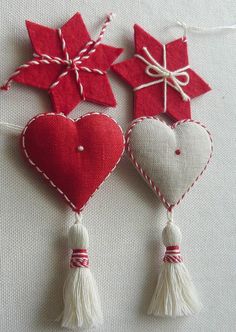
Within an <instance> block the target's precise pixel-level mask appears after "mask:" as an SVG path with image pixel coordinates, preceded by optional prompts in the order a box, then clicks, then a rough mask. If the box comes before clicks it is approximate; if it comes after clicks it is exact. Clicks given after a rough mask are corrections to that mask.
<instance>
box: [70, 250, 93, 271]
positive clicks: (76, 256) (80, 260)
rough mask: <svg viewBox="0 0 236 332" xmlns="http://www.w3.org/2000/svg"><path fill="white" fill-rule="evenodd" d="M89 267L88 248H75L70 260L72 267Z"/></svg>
mask: <svg viewBox="0 0 236 332" xmlns="http://www.w3.org/2000/svg"><path fill="white" fill-rule="evenodd" d="M79 267H89V257H88V250H87V249H73V253H72V255H71V260H70V268H79Z"/></svg>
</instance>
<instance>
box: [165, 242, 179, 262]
mask: <svg viewBox="0 0 236 332" xmlns="http://www.w3.org/2000/svg"><path fill="white" fill-rule="evenodd" d="M163 261H164V262H165V263H181V262H182V261H183V259H182V257H181V255H180V248H179V246H177V245H176V246H168V247H166V252H165V256H164V258H163Z"/></svg>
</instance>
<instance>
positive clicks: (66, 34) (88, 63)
mask: <svg viewBox="0 0 236 332" xmlns="http://www.w3.org/2000/svg"><path fill="white" fill-rule="evenodd" d="M26 26H27V29H28V33H29V37H30V40H31V44H32V47H33V49H34V52H35V53H36V54H38V55H40V57H34V58H33V60H36V61H37V60H42V59H45V57H43V56H42V55H44V54H46V55H48V56H51V57H59V58H60V59H65V53H64V52H63V49H62V42H61V40H60V38H59V35H58V30H57V29H51V28H48V27H45V26H42V25H39V24H36V23H33V22H30V21H26ZM61 32H62V36H63V38H64V41H65V46H66V49H67V52H68V54H69V58H70V59H72V60H73V59H74V58H75V57H76V56H78V54H79V51H80V50H81V49H83V48H84V47H85V45H86V44H87V43H88V42H89V41H90V40H91V38H90V36H89V33H88V31H87V29H86V26H85V24H84V22H83V19H82V17H81V15H80V14H79V13H77V14H75V15H74V16H73V17H72V18H71V19H70V20H69V21H68V22H67V23H65V24H64V25H63V26H62V28H61ZM121 52H122V49H121V48H116V47H112V46H107V45H103V44H100V45H98V46H97V48H96V51H95V52H94V53H93V54H91V56H90V57H89V58H88V59H84V60H83V61H82V63H81V64H80V66H78V68H79V67H88V68H90V69H98V70H101V71H104V74H103V75H99V74H98V73H96V72H86V71H83V70H80V71H79V79H80V82H81V84H82V86H83V98H84V100H87V101H89V102H93V103H97V104H100V105H104V106H111V107H114V106H116V101H115V97H114V95H113V92H112V89H111V86H110V83H109V80H108V77H107V73H106V72H107V70H108V69H109V68H110V65H111V64H112V63H113V62H114V61H115V59H116V58H117V57H118V56H119V55H120V53H121ZM28 64H29V63H28ZM66 69H67V65H65V64H63V63H50V64H45V63H40V64H37V65H35V64H30V65H29V66H27V67H23V68H20V71H19V73H18V74H17V75H15V76H14V80H15V81H16V82H19V83H23V84H26V85H30V86H33V87H37V88H40V89H44V90H48V92H49V94H50V97H51V100H52V105H53V109H54V111H55V112H56V113H64V114H68V113H70V112H71V111H72V110H73V109H74V108H75V107H76V105H77V104H78V103H80V102H81V100H82V99H83V98H82V96H81V93H80V90H79V86H78V82H76V75H75V72H74V71H73V70H71V71H70V72H69V74H68V75H66V76H64V77H62V78H61V79H60V82H59V84H57V85H56V86H55V87H53V88H50V87H51V85H52V84H53V83H55V82H56V81H57V80H58V77H59V75H61V74H62V73H63V72H65V71H66Z"/></svg>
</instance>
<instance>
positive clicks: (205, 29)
mask: <svg viewBox="0 0 236 332" xmlns="http://www.w3.org/2000/svg"><path fill="white" fill-rule="evenodd" d="M177 24H178V25H179V26H181V27H182V28H183V30H184V33H183V39H186V37H187V32H188V31H192V32H217V31H223V30H232V29H236V24H233V25H222V26H216V27H197V26H191V25H187V24H186V23H185V22H183V21H179V20H178V21H177Z"/></svg>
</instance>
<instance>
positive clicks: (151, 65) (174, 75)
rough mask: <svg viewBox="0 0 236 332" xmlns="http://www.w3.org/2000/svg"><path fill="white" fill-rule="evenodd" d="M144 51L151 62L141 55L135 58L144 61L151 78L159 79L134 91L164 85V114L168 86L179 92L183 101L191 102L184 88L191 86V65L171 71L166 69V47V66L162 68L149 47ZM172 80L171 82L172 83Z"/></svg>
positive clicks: (164, 56) (164, 58)
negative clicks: (189, 70) (188, 70)
mask: <svg viewBox="0 0 236 332" xmlns="http://www.w3.org/2000/svg"><path fill="white" fill-rule="evenodd" d="M143 51H144V52H145V53H146V55H147V57H148V58H149V60H150V61H149V60H147V59H146V58H144V57H143V56H142V55H140V54H135V57H137V58H139V59H140V60H141V61H143V62H144V63H145V64H146V65H147V66H146V68H145V73H146V74H147V75H148V76H149V77H154V78H159V79H157V80H154V81H151V82H148V83H145V84H141V85H139V86H137V87H136V88H134V91H138V90H141V89H144V88H147V87H149V86H152V85H155V84H159V83H162V82H163V83H164V112H166V103H167V85H169V86H171V87H172V88H173V89H175V90H176V91H178V92H179V94H180V95H181V97H182V99H183V100H184V101H188V100H190V97H189V96H188V95H187V94H186V93H185V92H184V90H183V88H182V87H184V86H186V85H188V84H189V81H190V77H189V74H188V72H187V69H188V68H190V67H189V65H188V66H185V67H183V68H180V69H177V70H175V71H171V70H169V69H167V68H166V48H165V45H163V62H164V65H163V66H162V65H161V64H160V63H159V62H157V61H156V59H154V57H153V56H152V55H151V54H150V52H149V51H148V49H147V47H143ZM179 77H182V78H185V80H180V79H179ZM170 80H171V81H170Z"/></svg>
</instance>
